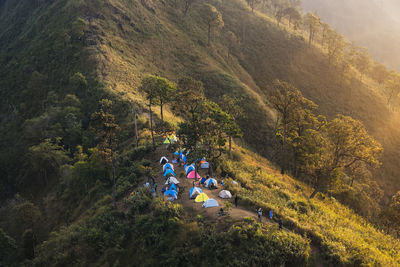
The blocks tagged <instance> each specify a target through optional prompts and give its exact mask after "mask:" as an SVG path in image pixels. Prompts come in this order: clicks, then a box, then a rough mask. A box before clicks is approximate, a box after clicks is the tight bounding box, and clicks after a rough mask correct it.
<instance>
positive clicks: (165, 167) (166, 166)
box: [163, 163, 174, 172]
mask: <svg viewBox="0 0 400 267" xmlns="http://www.w3.org/2000/svg"><path fill="white" fill-rule="evenodd" d="M167 169H171V170H174V166H173V165H172V164H171V163H166V164H164V166H163V171H164V172H165V171H166V170H167Z"/></svg>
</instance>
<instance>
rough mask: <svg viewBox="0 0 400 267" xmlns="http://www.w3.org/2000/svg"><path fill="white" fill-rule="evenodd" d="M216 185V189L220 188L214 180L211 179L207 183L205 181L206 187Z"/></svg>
mask: <svg viewBox="0 0 400 267" xmlns="http://www.w3.org/2000/svg"><path fill="white" fill-rule="evenodd" d="M212 184H213V185H214V186H215V187H216V188H218V182H217V180H215V179H214V178H209V179H208V180H207V181H205V186H206V187H210V185H212Z"/></svg>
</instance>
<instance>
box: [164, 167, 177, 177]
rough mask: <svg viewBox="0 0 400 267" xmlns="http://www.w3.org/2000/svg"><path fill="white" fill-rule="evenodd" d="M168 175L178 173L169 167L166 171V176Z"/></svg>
mask: <svg viewBox="0 0 400 267" xmlns="http://www.w3.org/2000/svg"><path fill="white" fill-rule="evenodd" d="M167 175H172V176H176V174H175V173H174V171H173V170H171V169H167V170H166V171H165V172H164V176H167Z"/></svg>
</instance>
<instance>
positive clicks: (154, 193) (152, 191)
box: [151, 188, 156, 197]
mask: <svg viewBox="0 0 400 267" xmlns="http://www.w3.org/2000/svg"><path fill="white" fill-rule="evenodd" d="M151 193H152V194H153V197H156V191H155V190H154V188H152V189H151Z"/></svg>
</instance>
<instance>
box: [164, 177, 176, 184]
mask: <svg viewBox="0 0 400 267" xmlns="http://www.w3.org/2000/svg"><path fill="white" fill-rule="evenodd" d="M165 184H179V181H178V179H176V178H175V177H173V176H171V177H169V179H167V181H166V182H165Z"/></svg>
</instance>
